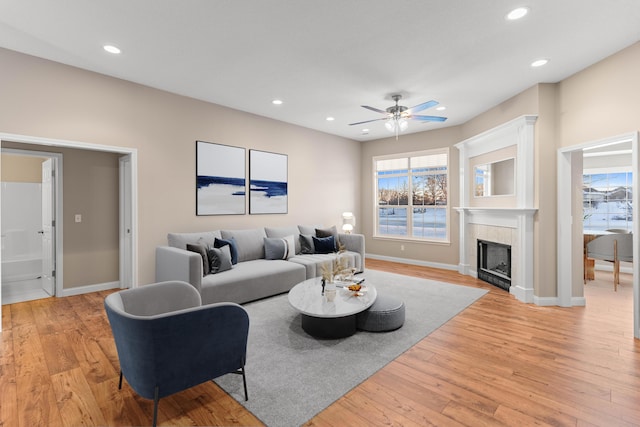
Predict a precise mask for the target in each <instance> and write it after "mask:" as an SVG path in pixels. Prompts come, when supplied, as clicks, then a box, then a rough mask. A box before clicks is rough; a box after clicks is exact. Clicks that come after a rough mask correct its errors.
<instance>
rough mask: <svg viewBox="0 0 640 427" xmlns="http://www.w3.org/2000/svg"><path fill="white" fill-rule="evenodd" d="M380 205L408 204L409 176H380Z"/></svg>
mask: <svg viewBox="0 0 640 427" xmlns="http://www.w3.org/2000/svg"><path fill="white" fill-rule="evenodd" d="M378 204H379V205H389V206H398V205H404V206H406V205H408V204H409V178H408V177H406V176H395V177H384V178H378Z"/></svg>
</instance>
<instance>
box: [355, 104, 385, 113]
mask: <svg viewBox="0 0 640 427" xmlns="http://www.w3.org/2000/svg"><path fill="white" fill-rule="evenodd" d="M361 107H362V108H366V109H367V110H371V111H375V112H376V113H382V114H387V112H386V111H384V110H380V109H379V108H375V107H369V106H368V105H361Z"/></svg>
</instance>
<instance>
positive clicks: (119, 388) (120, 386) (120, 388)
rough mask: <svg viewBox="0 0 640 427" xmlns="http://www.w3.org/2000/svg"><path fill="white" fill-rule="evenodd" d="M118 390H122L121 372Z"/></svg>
mask: <svg viewBox="0 0 640 427" xmlns="http://www.w3.org/2000/svg"><path fill="white" fill-rule="evenodd" d="M118 390H122V370H120V382H119V383H118Z"/></svg>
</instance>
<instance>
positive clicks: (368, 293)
mask: <svg viewBox="0 0 640 427" xmlns="http://www.w3.org/2000/svg"><path fill="white" fill-rule="evenodd" d="M321 283H322V278H320V277H315V278H313V279H308V280H305V281H304V282H301V283H298V284H297V285H295V286H294V287H293V288H292V289H291V290H290V291H289V304H291V306H292V307H293V308H295V309H296V310H298V311H300V312H301V313H302V314H306V315H308V316H313V317H324V318H329V317H344V316H350V315H352V314H356V313H360V312H361V311H364V310H366V309H367V308H369V307H371V304H373V303H374V301H375V300H376V297H377V295H378V293H377V291H376V288H375V287H374V286H373V285H372V284H371V283H368V282H365V283H362V286H363V287H362V289H361V290H360V291H359V293H361V294H362V295H361V296H354V295H353V294H354V293H353V292H351V291H349V290H347V289H344V288H337V289H336V297H335V299H334V300H333V301H332V302H328V301H327V298H326V297H325V296H323V295H322V284H321Z"/></svg>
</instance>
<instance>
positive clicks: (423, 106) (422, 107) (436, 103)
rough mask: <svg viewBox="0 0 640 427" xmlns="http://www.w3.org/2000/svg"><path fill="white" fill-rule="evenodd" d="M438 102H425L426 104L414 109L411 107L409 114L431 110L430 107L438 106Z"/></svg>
mask: <svg viewBox="0 0 640 427" xmlns="http://www.w3.org/2000/svg"><path fill="white" fill-rule="evenodd" d="M438 104H439V102H438V101H433V100H431V101H427V102H423V103H422V104H418V105H416V106H415V107H411V108H409V113H410V114H412V113H417V112H418V111H422V110H426V109H427V108H431V107H435V106H436V105H438Z"/></svg>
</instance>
